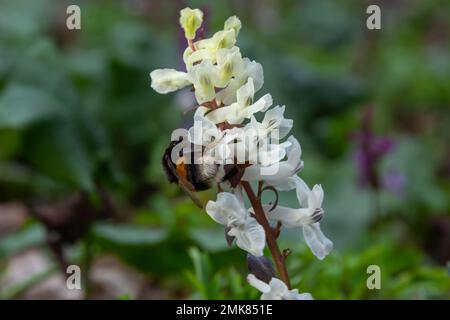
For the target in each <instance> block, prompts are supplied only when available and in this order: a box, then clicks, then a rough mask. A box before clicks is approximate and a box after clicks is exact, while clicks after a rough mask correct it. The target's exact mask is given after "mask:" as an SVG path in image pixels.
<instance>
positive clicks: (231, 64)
mask: <svg viewBox="0 0 450 320" xmlns="http://www.w3.org/2000/svg"><path fill="white" fill-rule="evenodd" d="M216 60H217V66H218V67H219V70H220V83H219V85H218V87H220V88H224V87H226V86H227V85H228V83H229V82H230V79H231V78H232V77H234V76H236V75H237V74H238V73H239V72H240V71H241V70H242V67H243V65H244V62H243V60H242V56H241V52H240V50H239V48H238V47H232V48H230V49H219V50H217V54H216Z"/></svg>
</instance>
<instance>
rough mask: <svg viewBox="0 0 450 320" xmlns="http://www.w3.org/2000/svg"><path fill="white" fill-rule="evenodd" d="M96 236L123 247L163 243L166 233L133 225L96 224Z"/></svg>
mask: <svg viewBox="0 0 450 320" xmlns="http://www.w3.org/2000/svg"><path fill="white" fill-rule="evenodd" d="M94 233H95V235H96V236H98V237H101V238H105V239H107V240H109V241H112V242H116V243H119V244H125V245H149V244H155V243H159V242H161V241H163V240H164V239H166V237H167V232H166V231H165V230H161V229H150V228H144V227H138V226H135V225H114V224H107V223H103V224H97V225H96V226H95V227H94Z"/></svg>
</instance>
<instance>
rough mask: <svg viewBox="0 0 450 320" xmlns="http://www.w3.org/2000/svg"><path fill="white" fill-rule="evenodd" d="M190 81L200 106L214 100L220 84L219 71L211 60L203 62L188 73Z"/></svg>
mask: <svg viewBox="0 0 450 320" xmlns="http://www.w3.org/2000/svg"><path fill="white" fill-rule="evenodd" d="M188 79H189V80H190V81H191V82H192V84H193V85H194V89H195V98H196V99H197V102H198V103H199V104H202V103H204V102H207V101H210V100H212V99H214V97H215V95H216V91H215V89H214V87H215V86H216V85H217V84H218V83H219V69H218V68H217V67H216V66H214V65H213V64H212V62H211V61H210V60H203V61H202V62H201V63H199V64H197V65H195V66H193V67H192V68H191V69H190V70H189V71H188Z"/></svg>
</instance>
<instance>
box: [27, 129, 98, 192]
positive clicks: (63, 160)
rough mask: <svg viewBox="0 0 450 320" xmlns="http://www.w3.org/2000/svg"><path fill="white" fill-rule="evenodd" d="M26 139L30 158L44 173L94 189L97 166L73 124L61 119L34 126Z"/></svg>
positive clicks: (62, 181)
mask: <svg viewBox="0 0 450 320" xmlns="http://www.w3.org/2000/svg"><path fill="white" fill-rule="evenodd" d="M24 141H25V143H24V148H23V149H24V151H25V155H26V158H27V159H28V160H29V161H30V162H31V163H32V164H34V165H35V166H36V167H37V168H38V169H39V170H40V171H41V172H42V173H44V174H46V175H48V176H49V177H50V178H53V179H55V180H56V181H58V182H61V183H64V184H66V185H69V186H72V187H76V188H81V189H84V190H87V191H91V190H92V189H93V182H92V171H93V165H92V163H91V161H90V159H89V157H88V154H87V151H86V148H85V145H84V143H83V141H82V140H81V138H80V134H79V133H78V132H77V131H76V129H75V128H73V126H72V125H71V124H69V123H67V122H64V121H58V122H51V123H43V124H40V125H38V126H34V127H33V128H32V129H30V130H29V131H27V132H26V134H25V139H24Z"/></svg>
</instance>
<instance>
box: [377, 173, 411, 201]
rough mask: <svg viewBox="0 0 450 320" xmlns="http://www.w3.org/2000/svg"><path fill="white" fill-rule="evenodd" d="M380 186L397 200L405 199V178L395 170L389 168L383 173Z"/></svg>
mask: <svg viewBox="0 0 450 320" xmlns="http://www.w3.org/2000/svg"><path fill="white" fill-rule="evenodd" d="M382 180H383V181H382V186H383V188H385V189H386V190H388V191H390V192H392V193H393V194H395V195H396V196H397V197H399V198H404V197H405V186H406V176H405V175H404V174H403V173H402V172H401V171H400V170H397V169H396V168H389V169H388V170H386V172H384V173H383V177H382Z"/></svg>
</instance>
